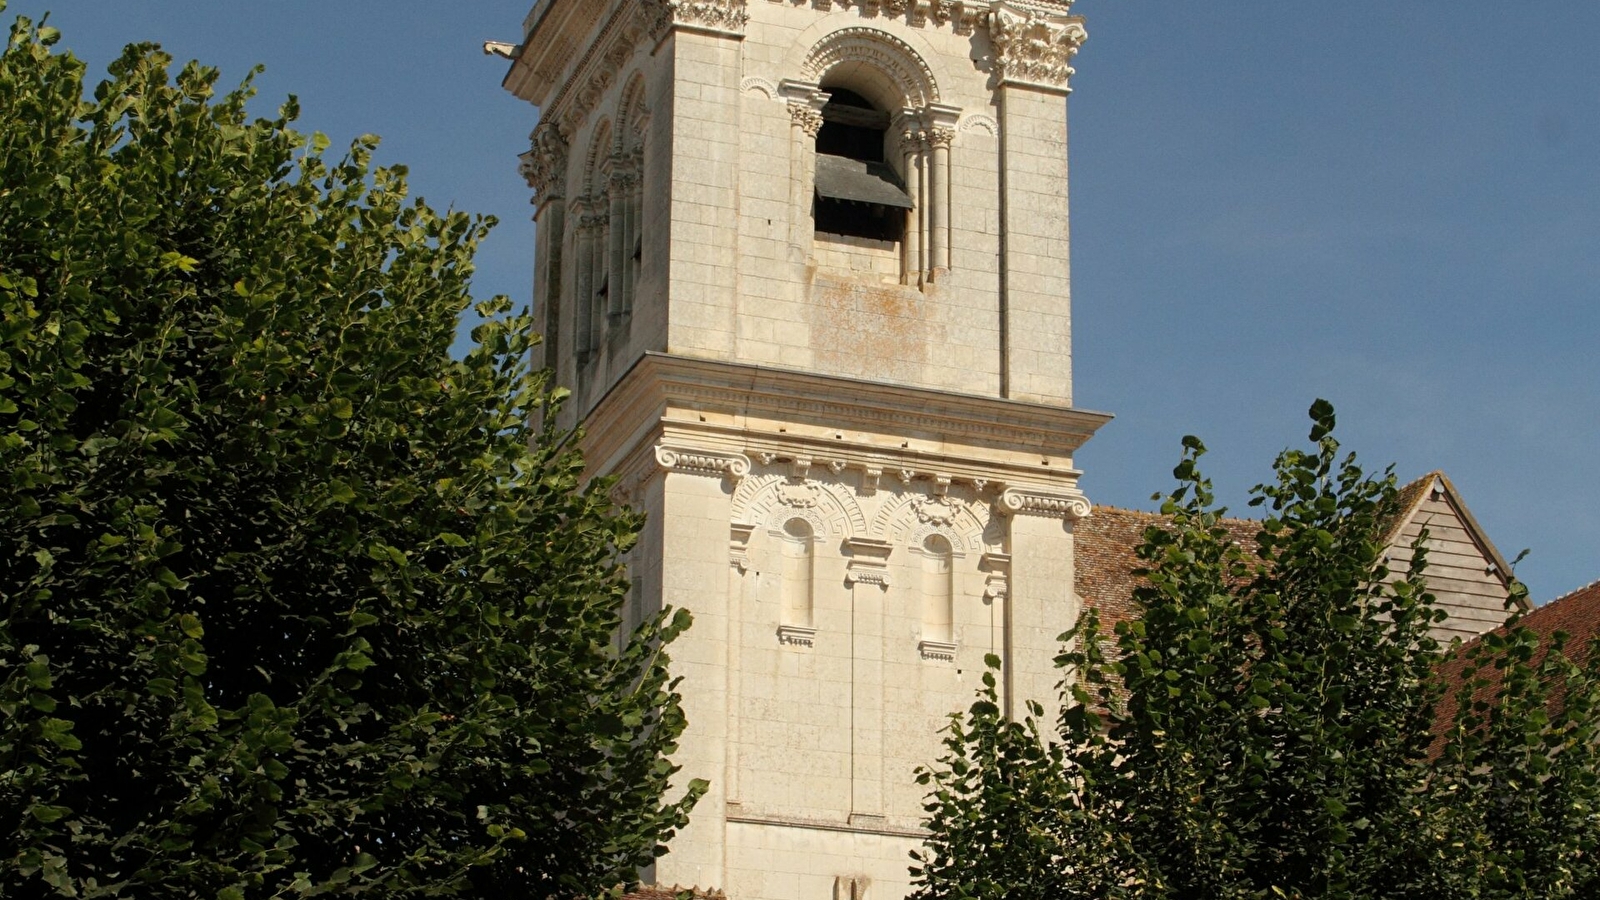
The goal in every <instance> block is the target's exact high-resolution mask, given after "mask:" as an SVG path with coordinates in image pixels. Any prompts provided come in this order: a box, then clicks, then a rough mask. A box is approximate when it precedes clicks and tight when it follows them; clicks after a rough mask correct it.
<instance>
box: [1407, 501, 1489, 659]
mask: <svg viewBox="0 0 1600 900" xmlns="http://www.w3.org/2000/svg"><path fill="white" fill-rule="evenodd" d="M1422 482H1423V483H1413V484H1412V485H1408V486H1407V488H1408V490H1407V491H1406V495H1407V497H1408V499H1409V500H1410V501H1411V502H1410V503H1409V504H1408V509H1406V510H1405V511H1404V512H1403V513H1402V516H1401V520H1400V523H1399V527H1398V528H1396V529H1395V530H1394V531H1393V532H1392V533H1391V538H1390V553H1389V568H1390V571H1391V572H1392V573H1393V574H1391V576H1390V577H1391V578H1394V579H1399V578H1401V577H1403V576H1404V574H1405V572H1406V570H1407V568H1408V567H1409V566H1410V563H1411V547H1412V545H1413V544H1414V543H1415V542H1416V540H1417V538H1418V537H1419V536H1420V535H1421V534H1422V532H1423V530H1424V529H1426V530H1427V533H1428V537H1427V540H1426V542H1425V543H1424V546H1425V547H1426V548H1427V553H1428V567H1427V569H1426V571H1425V572H1424V573H1423V574H1424V578H1425V579H1426V580H1427V584H1428V590H1429V591H1431V592H1432V593H1433V595H1434V597H1435V598H1436V599H1437V601H1438V603H1439V606H1440V607H1441V608H1442V609H1444V610H1445V611H1446V612H1447V613H1449V616H1450V617H1449V618H1448V619H1446V620H1445V621H1443V622H1441V623H1439V624H1438V625H1436V626H1435V627H1434V629H1433V636H1434V637H1435V638H1436V639H1438V640H1440V641H1444V642H1449V641H1450V640H1451V639H1453V638H1458V637H1459V638H1461V639H1462V640H1471V639H1472V638H1474V637H1477V636H1478V635H1480V634H1483V633H1484V632H1486V631H1490V630H1493V629H1494V628H1496V627H1498V626H1499V625H1500V624H1501V623H1503V622H1504V621H1505V619H1506V615H1507V610H1506V599H1507V597H1509V596H1510V588H1509V582H1508V581H1507V573H1506V572H1504V571H1503V566H1504V562H1503V561H1502V560H1501V558H1500V554H1499V551H1497V550H1495V549H1494V545H1493V544H1492V543H1490V542H1489V540H1488V538H1487V537H1485V536H1484V535H1483V534H1482V533H1481V532H1480V530H1479V529H1478V525H1477V522H1476V521H1474V520H1473V519H1472V516H1471V513H1469V512H1467V511H1466V509H1465V507H1464V506H1463V505H1462V504H1461V501H1460V498H1459V497H1457V496H1456V495H1455V490H1454V488H1453V487H1452V486H1451V485H1450V484H1449V481H1448V479H1446V478H1445V477H1444V476H1443V475H1442V474H1439V473H1433V474H1430V475H1428V476H1425V477H1424V479H1422Z"/></svg>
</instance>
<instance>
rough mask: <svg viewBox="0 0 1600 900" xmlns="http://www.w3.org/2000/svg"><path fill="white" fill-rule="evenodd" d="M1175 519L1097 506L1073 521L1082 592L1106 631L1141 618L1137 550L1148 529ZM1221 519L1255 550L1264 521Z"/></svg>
mask: <svg viewBox="0 0 1600 900" xmlns="http://www.w3.org/2000/svg"><path fill="white" fill-rule="evenodd" d="M1170 522H1171V519H1170V518H1169V517H1167V516H1164V515H1162V514H1160V513H1152V512H1140V511H1138V510H1132V509H1117V508H1116V507H1110V506H1096V507H1095V508H1094V513H1093V515H1090V516H1089V517H1088V518H1086V519H1082V520H1080V521H1079V522H1078V524H1077V525H1076V526H1074V528H1073V553H1074V556H1075V558H1076V563H1075V568H1076V587H1077V591H1078V596H1079V597H1080V598H1081V599H1082V600H1083V603H1084V605H1085V606H1086V607H1088V606H1092V607H1094V608H1095V609H1097V610H1099V611H1100V624H1101V626H1102V627H1103V628H1104V629H1105V630H1106V632H1107V633H1109V632H1110V631H1111V629H1113V628H1115V627H1116V624H1117V623H1118V622H1123V621H1127V620H1129V619H1133V618H1136V617H1137V610H1136V609H1135V607H1134V603H1133V590H1134V588H1136V587H1138V586H1139V583H1140V582H1141V581H1142V579H1140V578H1136V577H1135V576H1134V574H1133V570H1134V569H1137V568H1140V566H1141V565H1143V563H1142V561H1141V560H1140V559H1139V557H1138V553H1137V551H1138V549H1139V545H1141V544H1143V543H1144V531H1145V529H1146V528H1148V527H1150V526H1151V525H1167V524H1170ZM1222 522H1223V525H1224V526H1226V527H1227V529H1228V531H1229V533H1230V534H1231V535H1232V536H1233V539H1234V540H1236V541H1238V542H1239V543H1240V544H1241V545H1242V546H1243V547H1244V548H1245V550H1246V551H1247V552H1249V551H1253V550H1254V547H1255V537H1256V532H1258V531H1260V530H1261V523H1260V522H1258V521H1256V520H1254V519H1223V520H1222Z"/></svg>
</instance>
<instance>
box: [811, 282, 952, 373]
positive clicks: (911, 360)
mask: <svg viewBox="0 0 1600 900" xmlns="http://www.w3.org/2000/svg"><path fill="white" fill-rule="evenodd" d="M810 294H811V302H810V304H808V316H809V318H810V325H811V344H812V346H811V351H812V353H813V354H814V358H815V360H816V366H817V368H818V369H819V370H820V371H824V372H830V373H834V374H838V375H848V376H851V377H854V378H870V379H879V380H885V381H896V382H901V383H916V382H919V381H921V380H922V376H923V367H924V366H925V365H926V363H927V358H928V350H929V347H930V343H931V342H930V341H929V340H928V338H929V336H930V335H929V327H930V325H929V321H928V320H929V311H928V308H927V307H928V298H927V296H926V295H924V294H923V293H922V291H920V290H918V289H917V288H915V287H907V286H904V285H897V284H883V283H882V282H881V281H879V280H878V279H876V278H870V279H868V278H862V279H859V280H858V279H849V278H839V277H836V276H832V275H822V274H818V275H817V276H815V278H814V280H813V281H812V284H811V287H810Z"/></svg>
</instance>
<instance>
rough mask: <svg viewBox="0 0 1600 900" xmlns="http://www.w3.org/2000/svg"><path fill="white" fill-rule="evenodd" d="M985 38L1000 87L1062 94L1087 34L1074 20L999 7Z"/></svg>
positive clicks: (1070, 77) (990, 21)
mask: <svg viewBox="0 0 1600 900" xmlns="http://www.w3.org/2000/svg"><path fill="white" fill-rule="evenodd" d="M989 37H990V38H991V39H992V40H993V41H994V51H995V71H996V72H997V73H998V74H999V76H1000V81H1001V82H1002V83H1006V82H1010V83H1017V84H1028V85H1034V86H1036V87H1045V88H1051V89H1056V90H1066V89H1067V85H1068V82H1070V81H1071V80H1072V74H1073V69H1072V57H1073V56H1075V55H1077V52H1078V48H1079V47H1082V46H1083V42H1084V41H1085V40H1086V39H1087V38H1088V37H1089V32H1088V31H1086V30H1084V27H1083V23H1081V22H1079V21H1078V20H1076V19H1068V18H1065V17H1063V16H1056V15H1041V14H1039V13H1036V12H1033V11H1031V10H1024V9H1020V8H1017V7H1008V6H1001V7H999V8H997V9H995V11H994V13H993V15H992V16H991V17H990V19H989Z"/></svg>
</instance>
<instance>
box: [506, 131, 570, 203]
mask: <svg viewBox="0 0 1600 900" xmlns="http://www.w3.org/2000/svg"><path fill="white" fill-rule="evenodd" d="M530 138H531V140H532V142H533V146H532V147H531V148H530V149H529V150H528V152H527V153H524V154H522V155H521V156H520V157H518V158H519V159H520V160H521V161H522V162H521V165H520V166H519V167H518V168H519V170H520V171H521V173H522V177H523V179H524V180H526V181H527V182H528V187H530V188H532V189H533V204H534V205H535V206H538V205H540V204H542V203H544V202H545V201H546V200H558V199H560V198H561V196H562V194H563V192H564V189H565V187H566V183H567V139H566V138H564V137H562V136H561V131H560V129H558V128H556V127H555V125H554V124H552V123H549V122H541V123H539V127H538V128H535V129H534V130H533V134H532V135H530Z"/></svg>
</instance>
